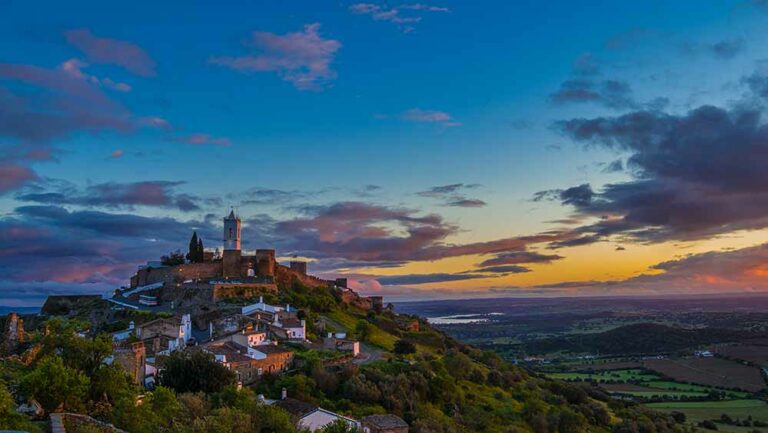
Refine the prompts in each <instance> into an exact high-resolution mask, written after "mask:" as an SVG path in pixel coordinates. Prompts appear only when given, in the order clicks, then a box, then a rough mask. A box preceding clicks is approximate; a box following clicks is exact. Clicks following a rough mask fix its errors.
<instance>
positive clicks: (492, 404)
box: [0, 284, 690, 433]
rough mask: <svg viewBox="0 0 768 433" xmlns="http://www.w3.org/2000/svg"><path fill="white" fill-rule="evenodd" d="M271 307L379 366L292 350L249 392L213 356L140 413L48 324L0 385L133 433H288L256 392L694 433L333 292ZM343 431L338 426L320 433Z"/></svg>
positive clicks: (74, 325) (480, 417)
mask: <svg viewBox="0 0 768 433" xmlns="http://www.w3.org/2000/svg"><path fill="white" fill-rule="evenodd" d="M273 296H274V295H273ZM277 296H279V299H278V301H279V302H281V303H283V302H289V303H291V305H293V306H296V307H297V308H298V309H301V310H303V311H304V312H305V314H306V317H307V320H308V322H309V323H312V325H311V326H312V327H318V328H317V329H315V331H314V332H320V330H321V329H320V328H319V326H321V325H318V324H316V323H322V322H324V323H325V325H323V326H325V328H324V329H323V331H325V330H327V329H328V328H330V327H333V328H334V329H335V330H337V331H346V332H348V333H350V334H354V335H356V336H358V337H360V338H361V339H363V340H364V341H365V342H366V345H367V346H366V347H367V348H366V351H368V352H369V353H371V354H377V357H376V358H374V359H371V360H370V362H369V363H367V364H365V365H357V364H352V363H350V364H346V365H344V366H342V367H334V368H326V367H324V361H325V360H326V359H328V356H329V354H327V353H325V352H323V351H316V350H308V349H303V350H298V354H297V359H298V360H299V362H297V367H298V368H297V369H295V370H293V371H292V372H291V373H288V374H283V375H279V376H277V375H265V376H264V377H263V378H262V380H261V381H260V382H259V383H258V384H257V385H256V386H255V388H254V389H242V390H237V389H236V387H235V386H234V385H233V384H232V383H233V379H234V378H233V376H232V373H231V372H230V371H229V370H227V369H226V368H224V367H223V366H222V365H220V364H218V363H216V362H215V361H214V360H213V358H212V357H211V356H210V355H208V354H206V353H204V352H201V351H195V350H185V351H180V352H174V354H173V355H171V356H170V357H168V358H167V359H166V362H165V364H164V366H165V370H164V371H163V373H162V375H161V377H160V385H161V386H158V387H157V388H156V389H155V390H154V391H151V392H147V393H146V394H144V396H143V397H142V399H141V404H136V402H137V399H138V398H139V389H138V387H136V386H134V385H133V384H132V383H131V382H130V380H129V378H128V376H127V375H126V374H125V373H124V372H123V371H122V370H121V369H120V368H119V367H118V366H116V365H107V364H106V363H104V362H103V360H104V359H105V358H107V357H108V356H109V355H110V354H111V340H110V339H109V337H108V336H106V335H100V336H97V337H95V338H83V337H80V336H78V331H79V330H80V329H81V328H83V327H84V326H86V325H85V324H83V323H81V322H74V321H73V322H65V321H60V320H50V321H49V322H48V323H47V325H46V327H47V329H48V332H47V334H45V335H44V336H38V337H37V338H36V341H35V344H39V347H40V350H39V352H38V353H37V355H36V356H33V357H32V359H31V360H30V362H29V364H22V363H20V362H16V361H13V362H10V361H9V362H8V363H6V364H2V365H3V367H2V375H1V376H0V377H4V378H7V379H8V381H9V383H13V384H14V389H19V396H18V397H19V399H20V400H25V399H29V398H35V399H38V400H39V401H40V402H41V403H43V405H44V407H45V409H46V410H47V411H51V410H55V409H57V408H58V407H63V408H65V409H66V410H70V411H74V412H78V413H83V414H88V415H90V416H92V417H94V418H96V419H99V420H102V421H105V422H110V423H113V424H115V425H116V426H117V427H119V428H122V429H124V430H127V431H130V432H131V433H160V432H171V433H187V432H189V433H197V432H200V433H202V432H239V433H247V432H276V433H291V432H295V427H294V425H293V421H292V420H291V418H290V416H289V415H288V413H287V412H284V411H283V410H282V409H279V408H277V407H275V406H268V405H264V404H261V403H259V402H258V399H257V398H256V393H257V392H258V393H262V394H264V395H266V396H268V397H271V398H277V397H278V396H279V395H280V393H281V390H282V388H287V389H288V393H289V395H290V396H291V397H293V398H297V399H300V400H304V401H308V402H312V403H315V404H318V405H319V406H322V407H324V408H326V409H329V410H333V411H337V412H340V413H343V414H346V415H349V416H352V417H356V418H360V417H363V416H366V415H370V414H381V413H392V414H395V415H398V416H400V417H402V418H403V419H404V420H406V422H408V423H409V424H410V426H411V431H412V432H414V433H427V432H429V433H463V432H467V433H468V432H490V433H494V432H519V433H566V432H567V433H586V432H590V433H613V432H616V433H622V432H642V433H682V432H687V431H690V430H689V429H688V428H687V427H685V426H682V425H680V424H679V423H678V422H677V421H675V418H674V417H673V416H672V415H664V414H661V413H659V412H654V411H651V410H649V409H645V408H643V407H640V406H637V405H633V404H631V403H626V402H620V401H617V400H613V399H611V398H610V397H609V396H608V395H607V394H606V393H604V392H602V391H600V390H599V389H597V388H594V387H590V386H585V385H581V384H573V383H566V382H561V381H555V380H551V379H547V378H542V377H537V376H533V375H531V374H529V373H528V372H526V371H525V370H524V369H522V368H520V367H517V366H515V365H512V364H509V363H506V362H504V361H503V360H502V359H501V358H500V357H499V356H498V355H496V354H494V353H491V352H483V351H481V350H478V349H476V348H474V347H472V346H468V345H465V344H462V343H459V342H457V341H456V340H454V339H452V338H450V337H448V336H446V335H445V334H444V333H442V332H440V331H438V330H436V329H434V328H432V327H430V326H428V325H426V324H423V326H420V327H419V330H418V331H414V330H413V327H411V326H409V325H410V324H411V323H412V320H413V319H412V318H408V317H401V316H397V315H395V314H394V313H392V312H391V311H385V312H383V313H381V314H375V313H372V312H367V311H362V310H358V309H356V308H353V307H351V306H349V305H347V304H345V303H343V302H341V300H340V298H339V297H338V295H337V294H336V293H335V292H334V291H333V290H332V289H308V288H306V287H303V286H301V285H298V284H295V285H293V286H292V287H289V288H281V291H280V292H279V295H277ZM272 302H274V301H272ZM368 346H371V347H372V348H371V347H368ZM393 352H395V353H393ZM395 354H397V355H401V357H400V358H398V357H396V356H394V355H395ZM402 355H407V360H403V358H402ZM10 364H12V365H10ZM0 400H1V399H0ZM346 428H347V427H346V426H342V425H340V424H339V425H333V426H329V427H328V430H327V432H328V433H332V432H337V431H349V430H348V429H347V430H342V429H346Z"/></svg>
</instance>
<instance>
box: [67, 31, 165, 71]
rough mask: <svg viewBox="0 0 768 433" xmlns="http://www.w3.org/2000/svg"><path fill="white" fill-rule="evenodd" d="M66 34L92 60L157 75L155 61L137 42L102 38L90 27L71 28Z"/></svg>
mask: <svg viewBox="0 0 768 433" xmlns="http://www.w3.org/2000/svg"><path fill="white" fill-rule="evenodd" d="M64 36H65V38H66V39H67V42H69V43H70V44H72V45H74V46H75V47H77V48H78V49H79V50H80V51H82V52H83V53H85V55H86V56H87V57H88V60H90V61H91V62H94V63H103V64H110V65H117V66H121V67H123V68H125V69H126V70H128V71H129V72H132V73H133V74H136V75H139V76H143V77H149V76H154V75H155V61H154V60H152V58H151V57H150V56H149V55H148V54H147V53H146V52H145V51H144V50H143V49H142V48H141V47H139V46H138V45H136V44H133V43H131V42H126V41H120V40H117V39H109V38H100V37H97V36H94V35H93V34H92V33H91V31H90V30H88V29H76V30H69V31H67V32H65V33H64Z"/></svg>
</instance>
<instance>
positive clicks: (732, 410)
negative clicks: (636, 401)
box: [647, 399, 768, 433]
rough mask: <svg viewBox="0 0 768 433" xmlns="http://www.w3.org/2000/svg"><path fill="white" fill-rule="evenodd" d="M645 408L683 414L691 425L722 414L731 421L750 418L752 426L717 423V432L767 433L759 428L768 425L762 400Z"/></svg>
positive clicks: (676, 404)
mask: <svg viewBox="0 0 768 433" xmlns="http://www.w3.org/2000/svg"><path fill="white" fill-rule="evenodd" d="M647 406H648V407H650V408H652V409H656V410H660V411H663V412H669V413H672V412H680V413H683V414H685V416H686V418H687V420H688V421H689V422H691V423H692V424H698V423H700V422H702V421H705V420H713V419H721V417H722V415H723V414H725V415H727V416H728V417H729V418H731V419H733V420H740V421H743V420H749V419H750V418H751V423H752V426H734V425H727V424H723V423H718V424H717V427H718V431H723V432H731V433H751V432H753V431H755V428H762V429H763V431H768V428H766V427H762V426H761V424H762V423H768V404H766V403H765V402H764V401H762V400H756V399H744V400H727V401H702V402H664V403H650V404H648V405H647ZM758 431H759V430H758Z"/></svg>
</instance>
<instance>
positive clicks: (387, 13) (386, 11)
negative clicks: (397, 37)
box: [349, 3, 450, 33]
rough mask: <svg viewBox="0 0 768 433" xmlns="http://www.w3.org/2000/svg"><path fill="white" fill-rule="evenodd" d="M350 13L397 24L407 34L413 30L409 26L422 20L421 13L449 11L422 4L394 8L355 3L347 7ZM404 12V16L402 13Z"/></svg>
mask: <svg viewBox="0 0 768 433" xmlns="http://www.w3.org/2000/svg"><path fill="white" fill-rule="evenodd" d="M349 10H350V12H352V13H353V14H356V15H368V16H370V17H371V18H372V19H373V20H374V21H386V22H390V23H393V24H397V25H399V26H400V27H401V28H402V31H403V32H405V33H408V32H410V31H412V30H413V27H412V26H411V25H413V24H416V23H418V22H420V21H421V20H422V18H423V17H422V16H421V15H419V13H423V12H450V9H448V8H446V7H441V6H431V5H426V4H423V3H411V4H404V5H399V6H394V7H389V6H380V5H377V4H375V3H355V4H353V5H352V6H350V7H349ZM404 11H405V14H403V13H402V12H404Z"/></svg>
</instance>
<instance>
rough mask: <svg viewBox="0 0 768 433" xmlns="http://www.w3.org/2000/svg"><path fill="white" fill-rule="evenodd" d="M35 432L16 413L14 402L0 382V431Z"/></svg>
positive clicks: (24, 419)
mask: <svg viewBox="0 0 768 433" xmlns="http://www.w3.org/2000/svg"><path fill="white" fill-rule="evenodd" d="M6 429H8V430H25V431H37V429H35V428H34V427H33V426H31V425H30V423H29V422H28V421H27V419H26V417H25V416H24V415H22V414H20V413H18V412H16V402H15V401H13V397H12V396H11V393H10V392H8V389H6V387H5V385H4V384H2V383H1V382H0V430H6Z"/></svg>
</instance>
